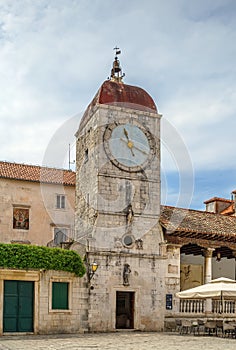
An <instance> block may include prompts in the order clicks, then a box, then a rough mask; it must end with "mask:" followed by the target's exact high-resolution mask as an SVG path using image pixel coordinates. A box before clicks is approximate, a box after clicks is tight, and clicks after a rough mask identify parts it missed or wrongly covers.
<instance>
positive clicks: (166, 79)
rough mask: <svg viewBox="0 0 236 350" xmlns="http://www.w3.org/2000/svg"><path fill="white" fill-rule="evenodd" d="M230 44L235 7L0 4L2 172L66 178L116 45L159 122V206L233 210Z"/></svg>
mask: <svg viewBox="0 0 236 350" xmlns="http://www.w3.org/2000/svg"><path fill="white" fill-rule="evenodd" d="M235 42H236V2H235V1H234V0H199V1H189V0H166V1H161V0H146V1H145V2H144V1H142V0H129V1H125V0H120V1H115V0H34V1H32V0H0V91H1V94H0V120H1V129H0V133H1V134H0V139H1V147H0V160H7V161H13V162H24V163H30V164H46V165H50V166H57V167H65V166H68V144H69V143H70V144H71V151H72V156H73V152H74V141H75V140H74V136H73V135H74V132H75V131H76V129H77V127H78V125H79V120H80V117H81V115H82V113H83V111H84V109H85V108H86V106H87V105H88V103H89V102H90V101H91V99H92V98H93V96H94V95H95V93H96V91H97V89H98V88H99V86H100V85H101V84H102V82H103V81H104V80H106V78H107V77H108V76H109V74H110V69H111V64H112V60H113V57H114V56H113V47H114V46H116V45H118V46H119V47H120V48H121V50H122V55H121V56H120V61H121V64H122V68H123V70H124V72H125V73H126V77H125V83H127V84H131V85H138V86H141V87H143V88H144V89H145V90H146V91H148V92H149V93H150V95H151V96H152V97H153V99H154V100H155V102H156V104H157V106H158V110H159V112H160V113H161V114H162V115H163V118H162V174H163V175H162V183H163V185H162V186H163V191H162V202H163V204H170V205H178V206H183V207H188V206H190V207H191V208H197V209H198V208H200V209H201V208H204V205H203V201H204V200H206V199H209V198H210V197H213V196H218V197H226V198H230V193H231V191H232V190H235V189H236V181H235V175H236V174H235V173H236V165H235V160H234V150H235V130H236V117H235V114H236V79H235V78H236V65H235V61H236V59H235V58H236V45H235ZM167 126H169V127H167ZM167 129H168V131H167ZM55 140H57V141H55ZM175 142H176V144H175Z"/></svg>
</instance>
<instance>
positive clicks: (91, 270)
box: [88, 261, 98, 281]
mask: <svg viewBox="0 0 236 350" xmlns="http://www.w3.org/2000/svg"><path fill="white" fill-rule="evenodd" d="M97 269H98V264H97V263H96V261H94V262H93V263H91V264H90V265H89V273H88V278H89V281H91V279H92V278H93V276H94V274H95V272H96V271H97Z"/></svg>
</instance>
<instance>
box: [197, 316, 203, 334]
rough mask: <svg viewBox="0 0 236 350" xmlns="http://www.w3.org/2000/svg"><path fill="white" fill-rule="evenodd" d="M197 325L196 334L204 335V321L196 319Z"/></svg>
mask: <svg viewBox="0 0 236 350" xmlns="http://www.w3.org/2000/svg"><path fill="white" fill-rule="evenodd" d="M197 323H198V334H200V333H202V334H204V333H205V321H204V320H201V319H198V320H197Z"/></svg>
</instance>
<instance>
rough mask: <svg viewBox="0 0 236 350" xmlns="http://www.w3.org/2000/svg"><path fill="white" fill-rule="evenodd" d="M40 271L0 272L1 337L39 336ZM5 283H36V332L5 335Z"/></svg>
mask: <svg viewBox="0 0 236 350" xmlns="http://www.w3.org/2000/svg"><path fill="white" fill-rule="evenodd" d="M39 278H40V272H39V271H24V270H3V269H1V270H0V335H3V334H6V335H14V334H17V335H24V334H37V333H38V328H39V324H38V319H39V310H38V305H39V302H38V299H39ZM4 281H24V282H27V281H29V282H34V321H33V328H34V332H27V333H24V332H17V333H15V332H14V333H10V332H7V333H4V332H3V307H4Z"/></svg>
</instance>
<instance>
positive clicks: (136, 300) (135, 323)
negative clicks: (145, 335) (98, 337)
mask: <svg viewBox="0 0 236 350" xmlns="http://www.w3.org/2000/svg"><path fill="white" fill-rule="evenodd" d="M116 292H130V293H134V305H133V308H134V310H133V328H132V329H133V330H141V328H140V307H138V306H139V305H140V288H130V287H123V286H114V287H113V288H112V291H111V297H112V304H111V324H112V330H114V331H119V330H121V331H122V329H119V328H118V329H117V328H116ZM127 329H128V328H126V329H124V330H127Z"/></svg>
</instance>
